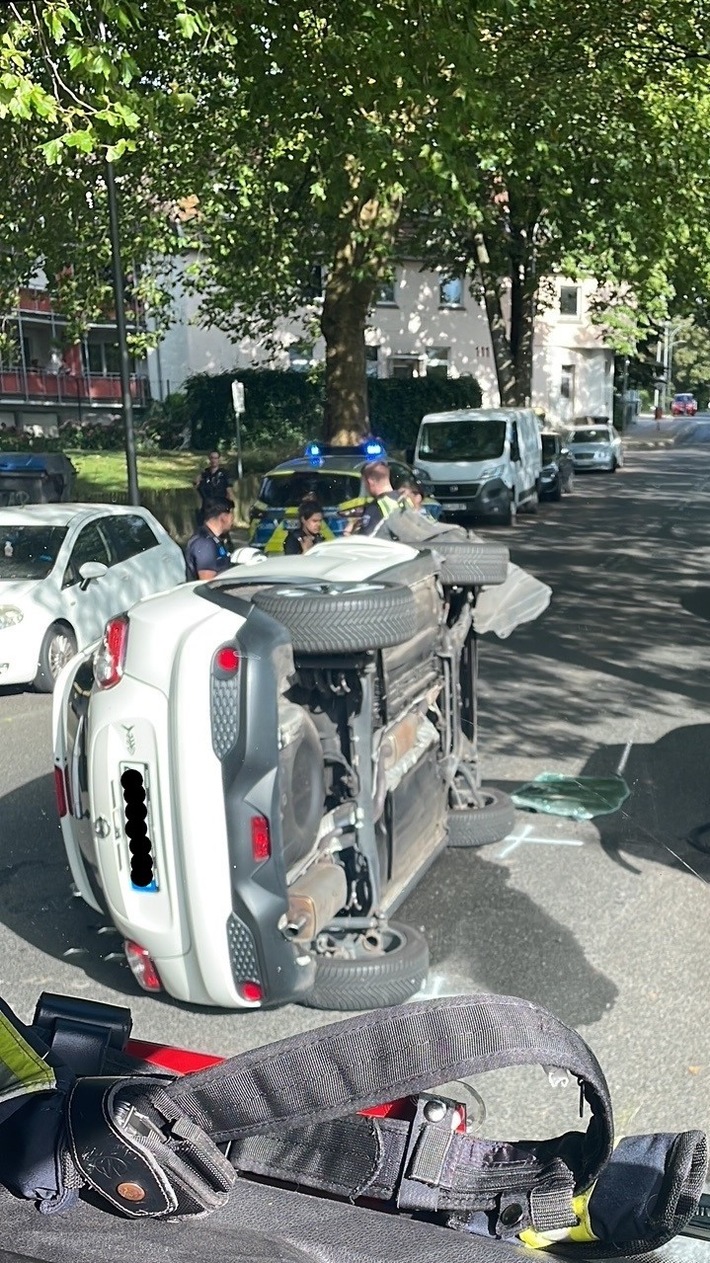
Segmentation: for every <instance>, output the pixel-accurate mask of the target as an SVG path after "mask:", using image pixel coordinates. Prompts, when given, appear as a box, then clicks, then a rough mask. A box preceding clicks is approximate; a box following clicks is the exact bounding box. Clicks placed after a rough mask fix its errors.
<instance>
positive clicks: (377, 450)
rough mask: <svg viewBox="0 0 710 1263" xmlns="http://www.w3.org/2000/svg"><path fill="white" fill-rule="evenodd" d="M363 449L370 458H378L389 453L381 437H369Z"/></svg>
mask: <svg viewBox="0 0 710 1263" xmlns="http://www.w3.org/2000/svg"><path fill="white" fill-rule="evenodd" d="M363 451H364V453H365V455H366V456H367V458H368V460H377V459H378V458H379V457H386V455H387V453H386V451H385V445H384V443H382V442H380V440H379V439H367V441H366V442H365V443H364V444H363Z"/></svg>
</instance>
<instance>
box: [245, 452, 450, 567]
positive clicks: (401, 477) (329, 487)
mask: <svg viewBox="0 0 710 1263" xmlns="http://www.w3.org/2000/svg"><path fill="white" fill-rule="evenodd" d="M378 459H383V460H386V461H387V463H388V464H389V467H390V477H391V479H392V486H393V487H394V488H395V490H396V489H397V487H399V486H401V484H402V483H403V482H404V481H405V480H406V479H409V478H413V477H414V475H413V474H412V471H411V469H410V468H409V466H408V465H405V464H404V462H403V461H398V460H391V459H390V458H389V457H388V456H387V453H386V450H385V446H384V444H383V443H382V441H381V440H380V439H376V438H369V439H366V440H364V441H363V442H362V443H361V444H359V445H358V446H356V447H330V446H328V445H326V444H322V443H318V442H310V443H308V444H307V445H306V448H305V450H304V453H303V455H302V456H296V457H294V458H292V459H291V460H286V461H283V463H282V464H280V465H276V466H275V468H274V469H271V470H269V472H268V473H267V474H266V476H265V478H264V480H263V482H262V484H261V487H260V489H259V498H258V500H256V501H255V503H254V504H253V505H252V507H251V509H250V511H249V543H250V544H253V545H254V547H256V548H262V549H263V550H264V551H265V552H267V553H282V552H283V547H284V540H285V539H286V536H287V534H288V532H289V531H292V530H296V528H297V526H298V506H299V504H301V502H302V501H303V500H305V499H306V497H307V496H314V497H315V498H316V499H317V500H318V503H319V504H320V505H321V507H322V509H323V526H322V529H321V534H322V536H323V538H324V539H335V538H337V537H338V536H339V535H342V534H343V532H344V531H345V527H346V526H347V524H348V522H349V521H350V520H351V519H352V518H353V517H356V518H357V517H359V516H360V514H361V513H362V510H363V508H364V506H365V504H366V502H367V501H368V500H369V499H370V496H369V495H368V492H367V488H366V487H365V484H364V482H363V478H362V471H363V468H364V466H365V465H367V464H368V463H369V462H370V461H373V460H378ZM424 506H425V508H426V510H427V512H428V513H429V515H430V516H431V517H433V518H438V516H439V513H440V512H441V506H440V505H439V503H438V502H437V501H436V500H433V499H431V498H427V499H425V501H424Z"/></svg>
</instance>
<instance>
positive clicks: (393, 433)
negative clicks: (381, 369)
mask: <svg viewBox="0 0 710 1263" xmlns="http://www.w3.org/2000/svg"><path fill="white" fill-rule="evenodd" d="M368 397H369V406H370V429H371V430H372V433H373V434H376V435H377V436H378V437H379V438H381V439H384V441H385V443H386V444H387V445H388V446H389V447H390V448H397V449H403V448H407V447H413V446H414V441H415V439H416V437H417V430H418V429H419V422H420V421H421V419H422V417H423V416H425V415H426V413H427V412H446V411H447V410H448V409H450V408H480V406H481V388H480V386H479V384H478V382H477V381H476V379H475V377H435V376H431V377H412V378H410V379H406V378H397V377H381V378H377V377H371V378H370V379H369V380H368Z"/></svg>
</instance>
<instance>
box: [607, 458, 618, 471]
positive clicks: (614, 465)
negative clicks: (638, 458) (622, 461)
mask: <svg viewBox="0 0 710 1263" xmlns="http://www.w3.org/2000/svg"><path fill="white" fill-rule="evenodd" d="M618 468H619V462H618V460H617V459H616V457H614V459H613V461H612V462H611V466H610V469H609V472H610V473H612V474H615V473H616V471H617V469H618Z"/></svg>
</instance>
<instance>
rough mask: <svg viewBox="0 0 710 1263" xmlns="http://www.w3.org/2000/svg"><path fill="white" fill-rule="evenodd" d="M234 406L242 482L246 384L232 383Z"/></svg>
mask: <svg viewBox="0 0 710 1263" xmlns="http://www.w3.org/2000/svg"><path fill="white" fill-rule="evenodd" d="M232 404H233V405H234V421H235V425H236V433H237V478H238V479H239V481H240V482H241V480H242V477H243V475H244V471H243V469H242V423H241V419H242V416H243V414H244V382H232Z"/></svg>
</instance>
